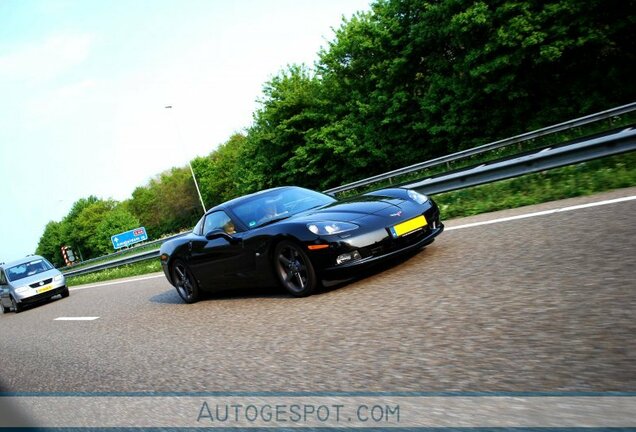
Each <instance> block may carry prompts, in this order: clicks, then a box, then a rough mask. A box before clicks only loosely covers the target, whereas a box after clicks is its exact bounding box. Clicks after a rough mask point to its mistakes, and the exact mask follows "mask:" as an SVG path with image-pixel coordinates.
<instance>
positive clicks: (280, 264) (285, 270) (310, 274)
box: [274, 240, 318, 297]
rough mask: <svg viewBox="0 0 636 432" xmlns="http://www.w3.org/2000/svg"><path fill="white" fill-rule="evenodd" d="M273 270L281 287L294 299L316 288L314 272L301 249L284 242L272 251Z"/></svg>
mask: <svg viewBox="0 0 636 432" xmlns="http://www.w3.org/2000/svg"><path fill="white" fill-rule="evenodd" d="M274 270H275V271H276V274H277V275H278V279H279V280H280V283H281V285H282V286H283V288H285V289H286V290H287V291H288V292H289V293H290V294H291V295H293V296H295V297H305V296H308V295H310V294H311V293H313V292H314V290H315V289H316V288H317V286H318V281H317V279H316V272H315V271H314V267H313V266H312V264H311V261H310V260H309V257H308V256H307V254H306V253H305V252H304V251H303V250H302V247H301V246H299V245H297V244H296V243H292V242H290V241H287V240H284V241H282V242H280V243H278V244H277V245H276V248H275V249H274Z"/></svg>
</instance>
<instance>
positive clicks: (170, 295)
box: [150, 249, 426, 304]
mask: <svg viewBox="0 0 636 432" xmlns="http://www.w3.org/2000/svg"><path fill="white" fill-rule="evenodd" d="M421 253H426V249H423V250H418V251H414V252H407V253H405V254H401V255H398V256H396V257H393V258H390V259H388V260H386V261H383V262H381V263H378V264H376V265H374V266H372V267H370V268H368V269H365V270H363V271H360V273H359V274H357V275H355V276H353V277H351V278H348V279H341V280H328V281H323V286H322V287H321V288H320V289H319V290H317V291H316V292H315V293H314V294H313V296H320V295H325V294H329V293H331V292H333V291H337V290H340V289H342V288H345V287H346V286H347V285H350V284H352V283H354V282H358V281H362V280H364V279H367V278H370V277H374V276H376V275H378V274H380V273H382V272H385V271H387V270H389V269H393V268H396V267H398V266H400V265H401V264H403V263H405V262H407V261H409V260H410V259H411V258H413V257H415V256H416V255H418V254H421ZM242 298H269V299H277V298H278V299H290V300H292V299H294V297H292V296H291V295H289V294H288V293H287V292H286V291H285V290H284V289H283V288H281V287H278V286H254V287H249V288H230V287H228V288H224V289H223V290H222V291H218V292H214V293H203V294H202V296H201V300H200V301H220V300H238V299H242ZM150 301H151V302H153V303H162V304H183V300H182V299H181V297H179V294H177V291H176V290H175V289H168V290H166V291H165V292H162V293H161V294H157V295H155V296H153V297H151V298H150Z"/></svg>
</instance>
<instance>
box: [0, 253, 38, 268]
mask: <svg viewBox="0 0 636 432" xmlns="http://www.w3.org/2000/svg"><path fill="white" fill-rule="evenodd" d="M39 259H42V260H43V259H44V257H41V256H40V255H28V256H25V257H24V258H20V259H17V260H14V261H10V262H8V263H4V264H1V265H0V268H9V267H13V266H17V265H20V264H24V263H28V262H31V261H34V260H39Z"/></svg>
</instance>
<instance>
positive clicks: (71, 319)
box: [53, 317, 99, 321]
mask: <svg viewBox="0 0 636 432" xmlns="http://www.w3.org/2000/svg"><path fill="white" fill-rule="evenodd" d="M98 318H99V317H58V318H55V319H54V320H53V321H93V320H96V319H98Z"/></svg>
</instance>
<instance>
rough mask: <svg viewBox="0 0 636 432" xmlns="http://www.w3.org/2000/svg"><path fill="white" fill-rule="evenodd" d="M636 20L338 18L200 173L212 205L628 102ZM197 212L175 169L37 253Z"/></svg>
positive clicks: (577, 16)
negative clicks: (326, 38)
mask: <svg viewBox="0 0 636 432" xmlns="http://www.w3.org/2000/svg"><path fill="white" fill-rule="evenodd" d="M635 12H636V1H634V0H626V1H620V0H605V1H601V0H560V1H545V2H536V1H530V0H525V1H524V0H519V1H510V0H508V1H503V0H499V1H489V2H485V1H465V0H426V1H425V0H377V1H376V2H375V3H373V4H372V6H371V10H370V11H368V12H360V13H358V14H356V15H354V16H353V17H351V18H350V19H348V20H343V23H342V25H341V26H340V27H339V28H338V29H336V30H335V35H334V38H333V40H332V41H331V42H329V43H328V45H327V46H326V47H325V48H324V49H322V50H321V51H320V52H319V53H318V59H317V61H316V64H315V65H314V67H313V68H309V67H307V66H304V65H291V66H288V67H287V68H286V69H285V70H283V71H281V72H280V73H279V74H278V75H276V76H274V77H273V78H272V79H271V80H270V81H269V82H267V83H266V84H265V85H264V87H263V96H262V98H261V100H260V102H261V104H260V105H261V106H260V109H259V110H257V112H255V113H254V121H253V124H252V125H251V126H250V127H249V128H248V129H247V130H246V133H245V134H237V135H234V136H232V137H231V138H230V139H229V140H228V141H227V142H226V143H225V144H223V145H221V146H219V147H218V148H217V149H216V150H215V151H213V152H212V153H211V154H210V155H209V156H206V157H198V158H196V159H194V160H193V161H192V165H193V167H194V170H195V172H196V175H197V177H198V180H199V182H200V186H201V192H202V195H203V199H204V201H205V203H206V206H207V207H208V208H209V207H210V206H212V205H214V204H217V203H219V202H222V201H225V200H227V199H229V198H232V197H234V196H238V195H242V194H245V193H247V192H252V191H255V190H259V189H262V188H265V187H271V186H277V185H282V184H298V185H303V186H306V187H310V188H315V189H322V188H327V187H330V186H335V185H338V184H342V183H344V182H349V181H352V180H355V179H358V178H362V177H367V176H369V175H372V174H377V173H380V172H384V171H386V170H389V169H393V168H397V167H401V166H404V165H407V164H411V163H415V162H418V161H421V160H425V159H428V158H431V157H436V156H439V155H442V154H447V153H450V152H453V151H456V150H460V149H464V148H468V147H472V146H475V145H478V144H482V143H484V142H488V141H492V140H495V139H498V138H503V137H507V136H511V135H515V134H518V133H521V132H525V131H528V130H532V129H535V128H538V127H542V126H546V125H549V124H554V123H556V122H559V121H564V120H567V119H570V118H573V117H578V116H580V115H583V114H587V113H591V112H595V111H599V110H602V109H606V108H609V107H613V106H617V105H620V104H624V103H628V102H632V101H634V100H635V99H636V81H635V80H634V79H633V77H634V76H636V13H635ZM113 212H114V213H116V215H111V213H113ZM200 213H201V209H200V206H199V204H198V199H197V195H196V191H195V189H194V186H193V183H192V178H191V175H190V172H189V169H188V168H187V167H184V168H174V169H173V170H171V171H169V172H166V173H163V174H161V175H160V176H158V177H157V178H155V179H153V180H151V181H150V182H149V184H148V185H146V186H142V187H139V188H137V189H136V190H135V191H134V192H133V195H132V198H131V199H130V200H129V201H127V202H126V203H123V204H121V205H118V204H117V203H114V202H112V201H102V200H97V199H96V198H95V197H90V198H88V199H85V200H80V201H78V203H76V205H75V206H74V207H73V209H72V210H71V212H70V213H69V215H68V216H67V217H66V218H65V219H64V220H63V221H62V222H51V223H49V224H48V225H47V227H46V229H45V232H44V234H43V236H42V239H41V240H40V245H39V247H38V251H39V252H40V253H42V254H44V255H45V256H48V257H51V258H53V259H54V260H57V259H58V258H59V257H58V256H57V255H56V254H58V252H57V251H58V249H59V246H58V245H60V244H61V243H68V244H71V245H73V246H76V247H79V248H81V250H82V252H83V253H84V255H85V256H84V258H87V256H93V255H95V254H98V253H101V252H102V251H104V249H105V248H106V247H105V246H104V242H105V239H106V232H107V231H109V230H112V229H114V228H115V227H120V226H122V227H123V226H128V225H129V224H128V222H130V223H132V222H133V221H137V220H138V221H139V222H140V223H141V224H142V225H144V226H146V228H147V229H148V231H149V233H150V234H151V236H153V237H157V236H160V235H162V234H166V233H169V232H174V231H178V230H180V229H184V228H188V227H191V226H192V224H193V223H194V222H195V221H196V219H197V218H198V217H199V216H200ZM135 218H136V219H135ZM124 220H125V221H126V223H123V222H121V221H124ZM106 221H107V222H106ZM120 222H121V223H120ZM133 225H134V224H133ZM98 226H99V227H101V228H98ZM106 249H107V248H106ZM57 262H59V261H56V263H57Z"/></svg>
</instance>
